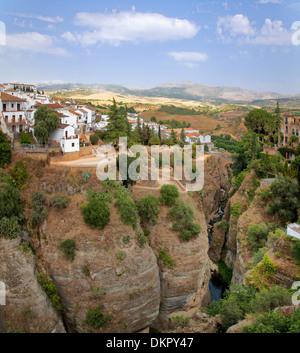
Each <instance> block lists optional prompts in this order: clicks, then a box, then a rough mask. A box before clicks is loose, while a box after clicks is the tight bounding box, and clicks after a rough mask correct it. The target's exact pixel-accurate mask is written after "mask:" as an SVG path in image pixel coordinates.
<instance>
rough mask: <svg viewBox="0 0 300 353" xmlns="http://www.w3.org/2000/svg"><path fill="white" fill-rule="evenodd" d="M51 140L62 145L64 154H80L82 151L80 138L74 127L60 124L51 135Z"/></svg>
mask: <svg viewBox="0 0 300 353" xmlns="http://www.w3.org/2000/svg"><path fill="white" fill-rule="evenodd" d="M49 140H52V141H56V142H59V143H60V146H61V149H62V151H63V153H68V152H78V151H79V149H80V145H79V136H78V135H75V130H74V127H72V126H70V125H66V124H62V123H61V124H60V125H59V126H58V128H57V129H56V130H55V131H53V132H52V133H51V135H50V138H49Z"/></svg>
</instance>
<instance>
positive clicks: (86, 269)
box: [81, 265, 91, 277]
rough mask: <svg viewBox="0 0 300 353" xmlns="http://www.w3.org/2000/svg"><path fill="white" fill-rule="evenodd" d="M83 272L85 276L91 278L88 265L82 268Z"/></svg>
mask: <svg viewBox="0 0 300 353" xmlns="http://www.w3.org/2000/svg"><path fill="white" fill-rule="evenodd" d="M81 269H82V272H83V273H84V275H85V276H87V277H89V275H90V274H91V273H90V269H89V266H88V265H84V266H82V268H81Z"/></svg>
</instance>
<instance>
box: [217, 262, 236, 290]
mask: <svg viewBox="0 0 300 353" xmlns="http://www.w3.org/2000/svg"><path fill="white" fill-rule="evenodd" d="M218 270H219V275H220V276H221V278H222V280H223V281H224V282H225V283H226V284H227V285H228V286H229V285H230V283H231V280H232V275H233V270H232V268H229V267H228V266H227V265H226V264H225V262H224V261H223V260H220V261H219V262H218Z"/></svg>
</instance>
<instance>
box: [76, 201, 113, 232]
mask: <svg viewBox="0 0 300 353" xmlns="http://www.w3.org/2000/svg"><path fill="white" fill-rule="evenodd" d="M82 212H83V218H84V221H85V222H86V224H88V225H89V226H91V227H92V228H96V227H98V229H100V230H102V229H103V228H104V227H105V226H106V225H107V224H108V223H109V220H110V209H109V206H108V205H107V203H106V202H104V201H99V200H97V199H93V200H91V201H90V202H89V203H88V204H87V205H86V206H85V207H83V209H82Z"/></svg>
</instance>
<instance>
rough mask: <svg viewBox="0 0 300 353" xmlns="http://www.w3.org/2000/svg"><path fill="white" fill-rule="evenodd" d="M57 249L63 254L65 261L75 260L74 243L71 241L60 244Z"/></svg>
mask: <svg viewBox="0 0 300 353" xmlns="http://www.w3.org/2000/svg"><path fill="white" fill-rule="evenodd" d="M59 247H60V248H61V249H62V251H63V252H64V257H65V258H66V259H67V260H70V261H74V258H75V250H76V243H75V241H74V240H72V239H67V240H65V241H63V242H62V243H60V245H59Z"/></svg>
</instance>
